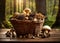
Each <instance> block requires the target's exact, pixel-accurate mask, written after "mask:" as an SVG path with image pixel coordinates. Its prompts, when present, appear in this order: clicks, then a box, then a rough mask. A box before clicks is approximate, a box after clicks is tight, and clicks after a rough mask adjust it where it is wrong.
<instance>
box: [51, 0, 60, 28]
mask: <svg viewBox="0 0 60 43" xmlns="http://www.w3.org/2000/svg"><path fill="white" fill-rule="evenodd" d="M52 27H60V0H59V9H58V14H57V17H56V21H55V23H54V24H53V26H52Z"/></svg>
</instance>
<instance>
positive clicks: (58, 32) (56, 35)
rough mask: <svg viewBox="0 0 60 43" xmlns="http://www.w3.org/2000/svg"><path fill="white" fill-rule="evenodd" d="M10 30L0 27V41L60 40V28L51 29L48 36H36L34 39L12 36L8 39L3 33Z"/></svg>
mask: <svg viewBox="0 0 60 43" xmlns="http://www.w3.org/2000/svg"><path fill="white" fill-rule="evenodd" d="M8 30H10V29H0V41H5V42H8V41H9V42H10V41H14V42H53V41H54V42H58V41H60V29H52V31H51V32H50V33H51V36H50V37H49V38H38V37H36V38H35V39H27V38H23V39H21V38H14V39H10V38H9V37H6V36H5V33H6V32H7V31H8Z"/></svg>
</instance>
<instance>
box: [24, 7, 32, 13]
mask: <svg viewBox="0 0 60 43" xmlns="http://www.w3.org/2000/svg"><path fill="white" fill-rule="evenodd" d="M25 10H28V11H29V12H31V9H30V8H25V9H24V10H23V12H25Z"/></svg>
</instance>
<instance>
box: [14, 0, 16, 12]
mask: <svg viewBox="0 0 60 43" xmlns="http://www.w3.org/2000/svg"><path fill="white" fill-rule="evenodd" d="M15 12H16V0H14V13H15Z"/></svg>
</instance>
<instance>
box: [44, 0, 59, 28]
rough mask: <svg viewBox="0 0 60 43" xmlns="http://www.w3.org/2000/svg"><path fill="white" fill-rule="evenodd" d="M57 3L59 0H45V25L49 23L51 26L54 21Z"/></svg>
mask: <svg viewBox="0 0 60 43" xmlns="http://www.w3.org/2000/svg"><path fill="white" fill-rule="evenodd" d="M58 5H59V0H46V12H47V13H46V16H47V19H46V21H45V25H49V26H51V27H52V25H53V24H54V23H55V21H56V16H57V13H58Z"/></svg>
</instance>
